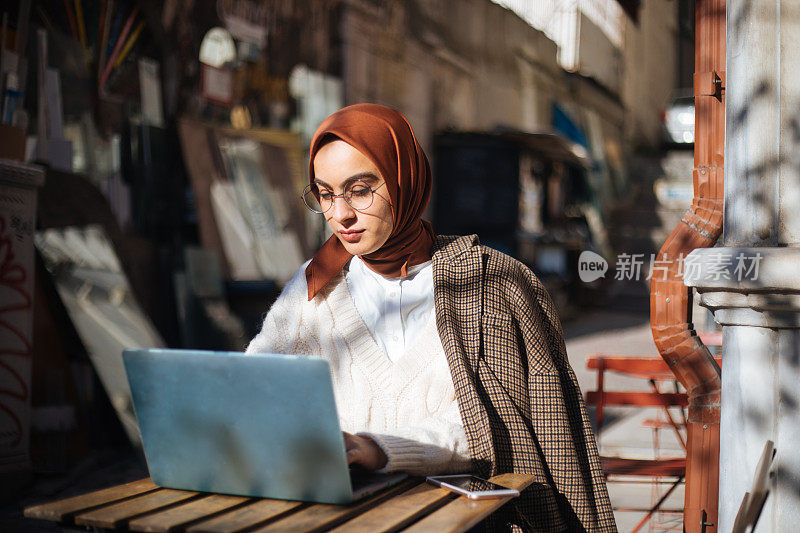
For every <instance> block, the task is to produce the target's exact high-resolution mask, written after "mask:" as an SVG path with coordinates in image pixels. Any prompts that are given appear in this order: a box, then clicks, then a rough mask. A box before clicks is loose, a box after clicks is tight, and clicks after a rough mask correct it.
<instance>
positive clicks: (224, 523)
mask: <svg viewBox="0 0 800 533" xmlns="http://www.w3.org/2000/svg"><path fill="white" fill-rule="evenodd" d="M301 505H306V504H304V503H303V502H294V501H286V500H258V501H255V502H253V503H250V504H248V505H245V506H244V507H239V508H237V509H234V510H233V511H229V512H227V513H225V514H222V515H219V516H217V517H215V518H211V519H209V520H206V521H204V522H200V523H197V524H195V525H193V526H191V527H189V528H188V529H187V530H186V531H187V533H225V532H229V531H230V532H233V531H241V530H243V529H247V528H250V527H254V526H257V525H258V524H261V523H264V522H266V521H268V520H272V519H275V518H278V517H280V516H282V515H284V514H286V513H288V512H289V511H292V510H297V508H298V507H300V506H301Z"/></svg>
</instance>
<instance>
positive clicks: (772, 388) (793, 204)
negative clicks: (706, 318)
mask: <svg viewBox="0 0 800 533" xmlns="http://www.w3.org/2000/svg"><path fill="white" fill-rule="evenodd" d="M727 20H728V26H727V66H726V88H725V91H726V96H725V98H726V131H725V136H726V141H725V221H724V229H723V232H724V233H723V240H722V244H723V247H718V248H710V249H702V250H695V251H694V252H692V253H691V254H690V255H689V256H688V257H687V258H686V261H685V263H684V282H685V283H686V285H688V286H693V287H696V288H697V291H698V292H699V294H700V296H701V300H700V301H701V305H704V306H705V307H707V308H709V309H710V310H712V311H713V312H714V317H715V319H716V320H717V322H719V323H720V324H721V325H722V326H723V348H722V352H723V356H722V417H721V425H720V431H721V438H720V441H721V451H720V493H719V494H720V504H719V516H720V518H719V527H718V531H721V532H729V531H731V529H732V526H733V521H734V519H735V517H736V513H737V511H738V509H739V505H740V504H741V502H742V498H743V496H744V494H745V492H749V491H750V489H751V486H752V484H753V477H754V475H755V470H756V466H757V462H758V460H759V457H760V455H761V452H762V449H763V447H764V444H765V442H766V441H767V440H772V441H773V442H774V443H775V450H776V455H775V459H774V461H773V463H772V465H771V473H772V475H771V478H770V494H769V496H768V498H767V500H766V503H765V505H764V510H763V511H762V513H761V517H760V519H759V522H758V526H757V528H756V531H794V530H796V528H797V524H798V522H799V521H800V453H798V449H800V331H798V330H799V329H800V248H798V247H800V69H798V68H797V65H799V64H800V4H799V3H798V2H796V1H795V0H728V3H727Z"/></svg>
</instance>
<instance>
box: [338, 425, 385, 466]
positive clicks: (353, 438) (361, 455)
mask: <svg viewBox="0 0 800 533" xmlns="http://www.w3.org/2000/svg"><path fill="white" fill-rule="evenodd" d="M342 434H343V435H344V449H345V450H346V451H347V464H350V465H352V464H359V465H361V466H363V467H364V468H366V469H367V470H379V469H381V468H383V467H384V466H386V462H387V461H388V460H389V459H388V458H387V457H386V454H385V453H383V450H381V447H380V446H378V445H377V444H375V441H374V440H372V439H370V438H367V437H359V436H358V435H351V434H350V433H347V432H346V431H342Z"/></svg>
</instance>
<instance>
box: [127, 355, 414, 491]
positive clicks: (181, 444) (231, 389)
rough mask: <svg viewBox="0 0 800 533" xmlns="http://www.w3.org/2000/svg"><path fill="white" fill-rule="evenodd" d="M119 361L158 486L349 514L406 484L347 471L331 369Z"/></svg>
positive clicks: (276, 362) (395, 477) (306, 363)
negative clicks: (314, 505)
mask: <svg viewBox="0 0 800 533" xmlns="http://www.w3.org/2000/svg"><path fill="white" fill-rule="evenodd" d="M122 358H123V361H124V364H125V370H126V372H127V374H128V382H129V383H130V387H131V393H132V396H133V405H134V410H135V412H136V417H137V420H138V423H139V429H140V430H141V433H142V443H143V445H144V453H145V458H146V460H147V467H148V469H149V471H150V477H151V479H152V480H153V482H154V483H155V484H156V485H159V486H161V487H168V488H175V489H184V490H192V491H201V492H216V493H222V494H235V495H240V496H257V497H264V498H277V499H282V500H300V501H306V502H318V503H333V504H347V503H350V502H353V501H355V500H358V499H361V498H364V497H366V496H368V495H370V494H373V493H375V492H377V491H379V490H381V489H383V488H386V487H389V486H391V485H394V484H397V483H399V482H400V481H401V480H403V479H404V478H405V477H406V474H402V473H396V474H376V473H374V472H369V471H366V470H363V469H361V468H348V465H347V458H346V455H345V448H344V440H343V438H342V432H341V429H340V427H339V417H338V415H337V413H336V405H335V402H334V396H333V385H332V383H331V376H330V367H329V364H328V361H327V360H326V359H323V358H320V357H311V356H292V355H274V354H272V355H265V354H253V355H244V354H242V353H236V352H209V351H200V350H166V349H137V350H125V351H124V352H123V354H122Z"/></svg>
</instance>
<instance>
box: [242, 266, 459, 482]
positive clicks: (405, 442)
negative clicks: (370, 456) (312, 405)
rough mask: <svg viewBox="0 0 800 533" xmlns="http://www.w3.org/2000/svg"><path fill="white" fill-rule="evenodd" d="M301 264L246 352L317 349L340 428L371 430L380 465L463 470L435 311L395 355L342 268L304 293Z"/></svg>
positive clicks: (313, 351) (364, 432) (452, 394)
mask: <svg viewBox="0 0 800 533" xmlns="http://www.w3.org/2000/svg"><path fill="white" fill-rule="evenodd" d="M307 264H308V263H306V264H304V265H303V266H302V267H301V268H300V269H299V270H298V271H297V273H296V274H295V275H294V277H293V278H292V279H291V281H289V283H288V284H287V285H286V287H285V288H284V290H283V292H282V293H281V295H280V297H279V298H278V300H277V301H276V302H275V304H273V306H272V308H271V309H270V311H269V313H267V316H266V318H265V319H264V324H263V326H262V329H261V332H260V333H259V334H258V335H256V337H255V338H254V339H253V340H252V341H251V342H250V345H249V346H248V347H247V353H285V354H305V355H318V356H322V357H325V358H327V359H328V361H329V362H330V366H331V377H332V379H333V391H334V396H335V398H336V407H337V410H338V413H339V421H340V423H341V426H342V429H343V430H344V431H347V432H350V433H357V434H360V435H364V436H368V437H370V438H372V439H373V440H374V441H375V442H376V443H377V444H378V445H379V446H380V447H381V449H382V450H383V451H384V453H386V456H387V458H388V463H387V464H386V466H385V467H384V468H383V469H382V470H381V471H384V472H392V471H400V470H402V471H405V472H409V473H411V474H418V475H431V474H438V473H450V472H464V471H467V470H469V467H470V460H469V450H468V447H467V438H466V435H465V434H464V427H463V425H462V422H461V417H460V414H459V411H458V402H457V401H456V397H455V390H454V388H453V381H452V378H451V375H450V369H449V367H448V364H447V359H446V357H445V354H444V349H443V348H442V342H441V340H440V338H439V333H438V331H437V329H436V320H435V313H431V314H430V316H431V318H430V320H428V324H427V325H426V328H425V330H424V333H423V334H422V335H420V336H419V337H418V338H417V340H416V341H415V342H414V343H413V344H412V345H411V346H410V347H409V349H408V350H407V351H406V353H405V354H403V356H402V357H400V359H398V360H397V361H396V362H394V363H393V362H392V361H390V360H389V358H388V357H387V356H386V354H385V353H384V352H383V350H381V349H380V347H379V346H378V345H377V344H376V342H375V340H374V339H373V338H372V335H371V334H370V332H369V330H368V329H367V326H366V325H365V323H364V321H363V320H362V318H361V316H360V315H359V314H358V310H357V309H356V307H355V304H354V303H353V298H352V296H351V294H350V291H349V289H348V286H347V283H346V282H345V281H344V275H343V274H342V273H340V274H339V275H337V276H336V278H334V279H333V281H331V282H330V283H329V284H328V286H327V287H325V289H323V290H322V291H321V292H320V293H319V294H318V295H317V297H316V298H314V299H313V300H311V301H308V288H307V285H306V278H305V267H306V265H307Z"/></svg>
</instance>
